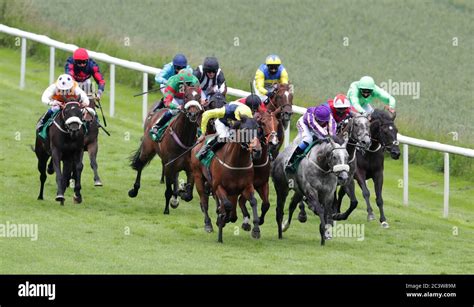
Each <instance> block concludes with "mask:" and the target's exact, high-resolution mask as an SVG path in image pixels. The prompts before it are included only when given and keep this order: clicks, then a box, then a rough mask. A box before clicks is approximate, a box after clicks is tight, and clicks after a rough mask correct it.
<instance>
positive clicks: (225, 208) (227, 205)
mask: <svg viewBox="0 0 474 307" xmlns="http://www.w3.org/2000/svg"><path fill="white" fill-rule="evenodd" d="M215 194H216V197H217V198H218V199H219V201H218V203H219V213H218V215H217V225H218V226H219V234H218V236H217V242H219V243H223V240H222V229H223V228H224V226H225V219H226V212H229V211H230V210H232V203H231V202H230V200H229V199H228V197H227V192H226V191H225V190H224V188H223V187H222V186H221V185H218V186H217V189H216V191H215Z"/></svg>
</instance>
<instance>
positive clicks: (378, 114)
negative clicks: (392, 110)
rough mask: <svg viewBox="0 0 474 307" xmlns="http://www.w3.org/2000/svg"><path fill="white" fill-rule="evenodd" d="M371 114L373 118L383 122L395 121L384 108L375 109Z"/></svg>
mask: <svg viewBox="0 0 474 307" xmlns="http://www.w3.org/2000/svg"><path fill="white" fill-rule="evenodd" d="M370 116H371V117H372V120H380V121H381V122H383V123H386V122H393V118H392V117H391V116H390V114H389V113H388V112H386V111H384V110H380V109H375V110H374V112H372V114H371V115H370Z"/></svg>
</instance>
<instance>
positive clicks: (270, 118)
mask: <svg viewBox="0 0 474 307" xmlns="http://www.w3.org/2000/svg"><path fill="white" fill-rule="evenodd" d="M280 112H281V109H280V108H278V109H277V110H276V111H273V112H270V111H267V112H264V113H263V114H262V113H258V112H257V113H255V116H254V118H255V119H256V120H257V122H258V123H259V126H260V128H261V130H262V133H261V136H262V137H263V141H264V142H265V144H268V145H269V146H270V149H271V150H272V149H273V148H275V147H276V146H278V143H279V140H278V133H277V129H278V117H279V114H280Z"/></svg>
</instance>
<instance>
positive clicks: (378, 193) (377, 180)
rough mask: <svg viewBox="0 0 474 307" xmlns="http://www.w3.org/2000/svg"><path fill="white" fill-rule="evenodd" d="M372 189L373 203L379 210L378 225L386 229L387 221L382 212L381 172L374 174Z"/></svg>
mask: <svg viewBox="0 0 474 307" xmlns="http://www.w3.org/2000/svg"><path fill="white" fill-rule="evenodd" d="M373 180H374V189H375V201H376V202H377V207H379V210H380V223H381V225H382V227H383V228H388V227H389V225H388V223H387V219H386V218H385V214H384V211H383V198H382V188H383V172H380V173H378V174H375V176H374V179H373Z"/></svg>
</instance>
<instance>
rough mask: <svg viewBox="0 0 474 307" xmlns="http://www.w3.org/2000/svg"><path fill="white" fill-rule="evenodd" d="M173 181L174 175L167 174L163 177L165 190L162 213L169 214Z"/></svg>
mask: <svg viewBox="0 0 474 307" xmlns="http://www.w3.org/2000/svg"><path fill="white" fill-rule="evenodd" d="M174 181H175V178H174V176H172V177H171V176H169V175H167V176H166V177H165V182H166V191H165V211H163V214H170V199H171V196H173V183H174Z"/></svg>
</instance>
